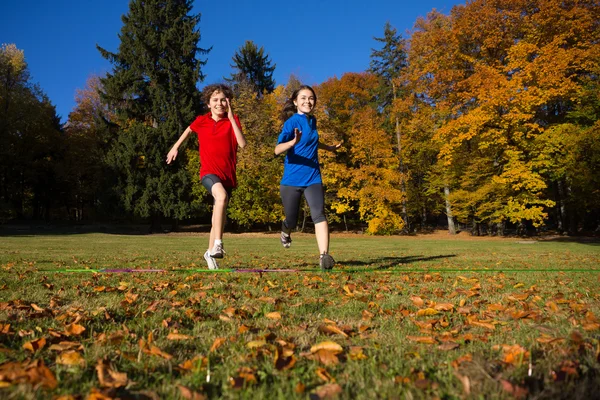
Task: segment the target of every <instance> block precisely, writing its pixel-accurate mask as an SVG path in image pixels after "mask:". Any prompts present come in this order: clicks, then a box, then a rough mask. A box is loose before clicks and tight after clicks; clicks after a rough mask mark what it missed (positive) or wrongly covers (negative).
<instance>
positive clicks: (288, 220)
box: [279, 185, 303, 248]
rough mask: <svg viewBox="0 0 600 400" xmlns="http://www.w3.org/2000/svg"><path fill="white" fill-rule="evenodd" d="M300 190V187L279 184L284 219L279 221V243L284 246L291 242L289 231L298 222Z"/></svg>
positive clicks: (288, 245)
mask: <svg viewBox="0 0 600 400" xmlns="http://www.w3.org/2000/svg"><path fill="white" fill-rule="evenodd" d="M302 191H303V190H302V188H299V187H295V186H286V185H280V186H279V193H280V194H281V202H282V203H283V211H284V213H285V220H284V221H283V222H282V223H281V232H282V233H281V244H283V247H286V248H287V247H290V245H291V244H292V238H291V237H290V233H291V232H292V229H294V228H295V227H296V224H297V223H298V212H299V209H300V199H301V198H302Z"/></svg>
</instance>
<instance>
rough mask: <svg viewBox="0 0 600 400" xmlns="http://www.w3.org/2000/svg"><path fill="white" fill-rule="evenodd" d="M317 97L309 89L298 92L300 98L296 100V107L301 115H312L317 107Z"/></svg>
mask: <svg viewBox="0 0 600 400" xmlns="http://www.w3.org/2000/svg"><path fill="white" fill-rule="evenodd" d="M315 102H316V99H315V95H314V94H313V92H312V91H311V90H309V89H302V90H301V91H300V92H298V97H296V100H294V105H295V106H296V107H297V108H298V113H300V114H310V113H311V112H312V110H313V108H314V107H315Z"/></svg>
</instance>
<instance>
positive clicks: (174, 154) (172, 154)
mask: <svg viewBox="0 0 600 400" xmlns="http://www.w3.org/2000/svg"><path fill="white" fill-rule="evenodd" d="M177 153H178V152H177V149H175V148H173V149H171V151H169V154H167V164H171V162H172V161H174V160H175V159H176V158H177Z"/></svg>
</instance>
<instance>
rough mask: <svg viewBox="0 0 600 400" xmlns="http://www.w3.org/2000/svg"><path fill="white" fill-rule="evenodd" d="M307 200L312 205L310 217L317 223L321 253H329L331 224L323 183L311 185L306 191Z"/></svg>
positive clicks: (316, 232) (317, 235)
mask: <svg viewBox="0 0 600 400" xmlns="http://www.w3.org/2000/svg"><path fill="white" fill-rule="evenodd" d="M304 196H305V197H306V202H307V203H308V206H309V207H310V217H311V218H312V220H313V222H314V224H315V235H316V237H317V245H318V246H319V254H327V253H329V226H328V224H327V218H326V217H325V192H324V191H323V185H322V184H320V183H318V184H315V185H311V186H309V187H307V188H306V190H305V191H304Z"/></svg>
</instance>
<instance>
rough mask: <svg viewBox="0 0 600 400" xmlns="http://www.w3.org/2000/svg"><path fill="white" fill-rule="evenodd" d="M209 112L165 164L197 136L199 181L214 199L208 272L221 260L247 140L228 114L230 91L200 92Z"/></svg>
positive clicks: (214, 87)
mask: <svg viewBox="0 0 600 400" xmlns="http://www.w3.org/2000/svg"><path fill="white" fill-rule="evenodd" d="M202 97H203V100H204V102H205V104H207V105H208V108H209V112H208V113H207V114H205V115H201V116H199V117H197V118H196V119H195V120H194V122H192V123H191V125H190V126H189V127H187V128H186V130H185V131H184V132H183V133H182V134H181V136H180V137H179V140H177V142H176V143H175V144H174V145H173V147H172V148H171V151H169V154H167V164H170V163H171V162H172V161H173V160H175V158H177V152H178V149H179V146H180V145H181V144H182V143H183V142H184V141H185V140H186V139H187V137H188V135H189V134H190V133H191V132H192V131H193V132H195V133H196V134H197V135H198V145H199V148H200V149H199V150H200V161H201V163H200V180H201V181H202V185H203V186H204V187H205V188H206V190H208V193H210V194H211V195H212V197H213V199H214V203H213V212H212V226H211V229H210V239H209V242H208V244H209V245H208V250H207V251H206V252H205V253H204V259H205V260H206V263H207V264H208V268H209V269H218V268H219V266H218V264H217V261H216V259H217V258H223V253H224V250H223V229H224V227H225V219H226V214H225V210H226V208H227V203H228V202H229V199H230V197H231V192H232V190H233V189H234V188H235V187H236V185H237V181H236V174H235V169H236V163H237V148H238V146H239V147H240V148H244V147H245V146H246V139H245V137H244V134H243V133H242V129H241V127H240V121H239V119H238V117H237V115H234V114H233V111H232V110H231V98H232V97H233V92H232V90H231V89H230V88H229V87H228V86H226V85H223V84H215V85H209V86H207V87H206V88H204V90H203V91H202Z"/></svg>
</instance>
